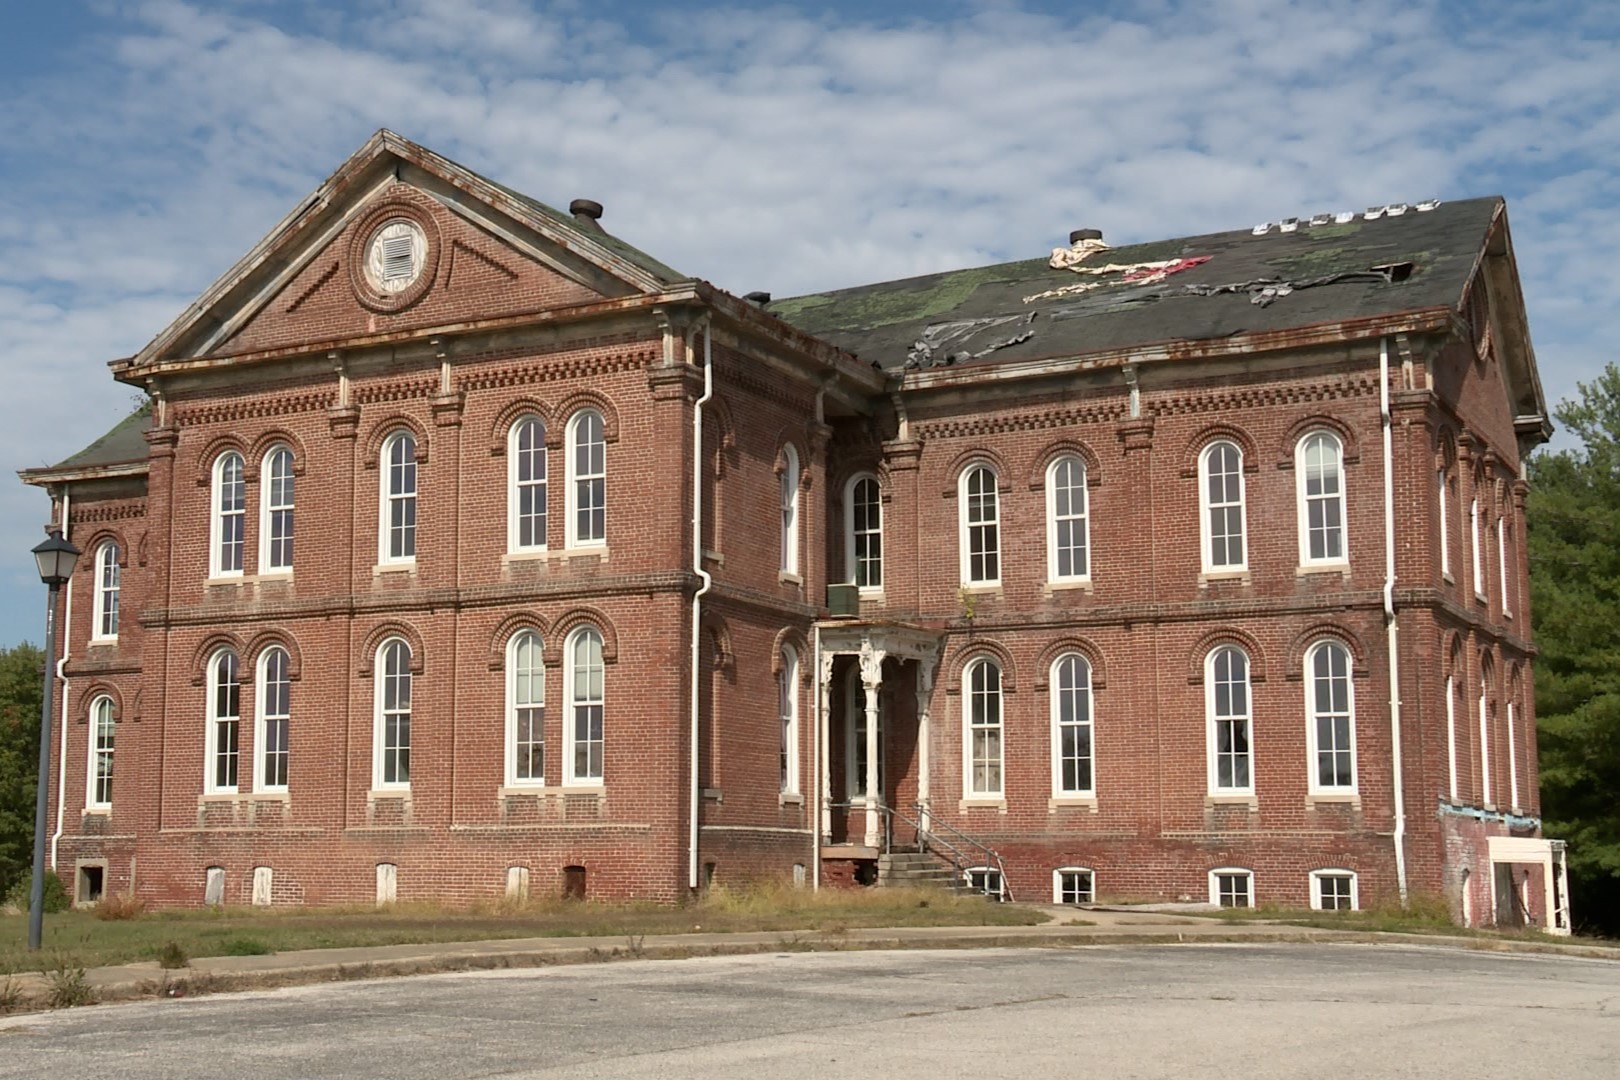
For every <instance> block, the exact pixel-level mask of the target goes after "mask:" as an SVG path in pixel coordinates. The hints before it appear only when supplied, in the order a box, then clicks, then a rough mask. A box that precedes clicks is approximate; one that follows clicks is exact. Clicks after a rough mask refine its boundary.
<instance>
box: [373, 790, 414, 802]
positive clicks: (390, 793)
mask: <svg viewBox="0 0 1620 1080" xmlns="http://www.w3.org/2000/svg"><path fill="white" fill-rule="evenodd" d="M410 797H411V789H410V788H409V787H391V788H372V789H371V790H370V791H368V792H366V800H367V801H368V802H376V801H377V800H378V799H405V800H406V801H409V800H410Z"/></svg>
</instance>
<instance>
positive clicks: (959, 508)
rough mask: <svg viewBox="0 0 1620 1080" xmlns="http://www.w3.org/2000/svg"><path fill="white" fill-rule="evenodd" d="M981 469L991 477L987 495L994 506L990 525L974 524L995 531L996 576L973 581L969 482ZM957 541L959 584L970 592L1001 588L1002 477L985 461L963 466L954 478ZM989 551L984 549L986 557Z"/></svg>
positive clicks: (987, 522) (987, 523)
mask: <svg viewBox="0 0 1620 1080" xmlns="http://www.w3.org/2000/svg"><path fill="white" fill-rule="evenodd" d="M980 469H983V470H984V471H985V472H986V473H988V474H989V476H990V494H991V495H992V496H993V497H994V499H995V503H994V506H993V507H992V509H993V510H994V512H995V517H994V518H992V519H991V520H989V521H982V522H977V523H976V524H978V525H980V526H985V525H989V526H993V527H994V529H995V559H996V573H995V576H993V577H986V578H975V577H973V576H972V566H973V552H972V543H971V536H970V531H969V530H970V523H969V521H968V501H969V500H968V478H969V477H971V476H972V475H973V474H974V473H976V472H977V471H978V470H980ZM956 537H957V560H958V561H957V565H958V568H959V570H960V573H959V575H958V576H959V578H960V580H961V582H962V584H963V585H964V586H965V587H967V588H969V589H990V588H999V587H1000V585H1001V569H1002V567H1001V476H1000V474H998V473H997V472H996V467H995V466H994V465H992V464H990V463H989V462H988V461H980V460H975V461H970V462H969V463H968V464H967V465H965V466H963V468H962V472H961V473H960V474H959V475H958V476H957V478H956ZM988 553H989V549H988V548H987V549H986V554H988Z"/></svg>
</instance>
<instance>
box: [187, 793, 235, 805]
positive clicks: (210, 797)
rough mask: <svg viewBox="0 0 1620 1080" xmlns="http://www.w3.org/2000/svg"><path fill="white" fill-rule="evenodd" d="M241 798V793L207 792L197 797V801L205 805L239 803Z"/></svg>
mask: <svg viewBox="0 0 1620 1080" xmlns="http://www.w3.org/2000/svg"><path fill="white" fill-rule="evenodd" d="M241 798H242V793H241V792H239V791H205V792H203V793H202V794H201V795H199V796H197V801H198V802H204V803H230V802H237V801H239V800H240V799H241Z"/></svg>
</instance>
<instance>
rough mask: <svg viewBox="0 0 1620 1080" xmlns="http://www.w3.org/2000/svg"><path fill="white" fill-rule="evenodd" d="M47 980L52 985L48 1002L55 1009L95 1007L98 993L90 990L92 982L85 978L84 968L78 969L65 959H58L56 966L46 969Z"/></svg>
mask: <svg viewBox="0 0 1620 1080" xmlns="http://www.w3.org/2000/svg"><path fill="white" fill-rule="evenodd" d="M44 974H45V980H46V982H47V983H49V985H50V990H49V992H48V994H47V996H46V1000H47V1002H48V1004H49V1005H50V1007H51V1008H53V1009H71V1008H73V1007H75V1006H77V1005H94V1004H95V1002H96V992H95V991H94V990H92V989H91V988H90V980H89V979H87V978H85V975H84V968H82V967H77V966H75V965H73V964H71V963H69V962H68V961H67V960H65V959H58V960H57V961H56V966H55V967H53V968H46V969H45V971H44Z"/></svg>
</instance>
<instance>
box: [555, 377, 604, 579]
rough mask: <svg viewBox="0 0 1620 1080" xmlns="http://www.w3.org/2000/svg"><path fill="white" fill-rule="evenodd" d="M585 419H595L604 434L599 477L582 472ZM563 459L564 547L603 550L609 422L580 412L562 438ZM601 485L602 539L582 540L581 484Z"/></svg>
mask: <svg viewBox="0 0 1620 1080" xmlns="http://www.w3.org/2000/svg"><path fill="white" fill-rule="evenodd" d="M586 417H595V418H596V423H597V426H598V427H599V428H600V429H601V432H602V471H601V472H600V473H581V472H580V471H579V445H578V440H579V427H580V424H582V423H583V422H584V421H585V419H586ZM563 447H564V450H563V457H564V467H563V473H564V476H565V482H566V488H567V490H566V491H565V493H564V494H565V498H564V504H565V507H566V512H567V514H568V519H567V520H566V521H565V522H563V526H564V528H563V536H564V541H563V545H564V546H565V547H567V548H600V547H605V546H606V545H607V479H608V467H607V421H606V420H605V419H603V417H602V414H601V413H600V412H598V411H597V410H595V409H592V408H584V409H580V410H578V411H577V412H575V413H574V415H573V416H570V417H569V418H568V426H567V428H566V429H565V432H564V438H563ZM596 479H600V480H601V481H602V535H601V536H595V537H581V536H580V535H579V494H578V489H579V481H580V480H596Z"/></svg>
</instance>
